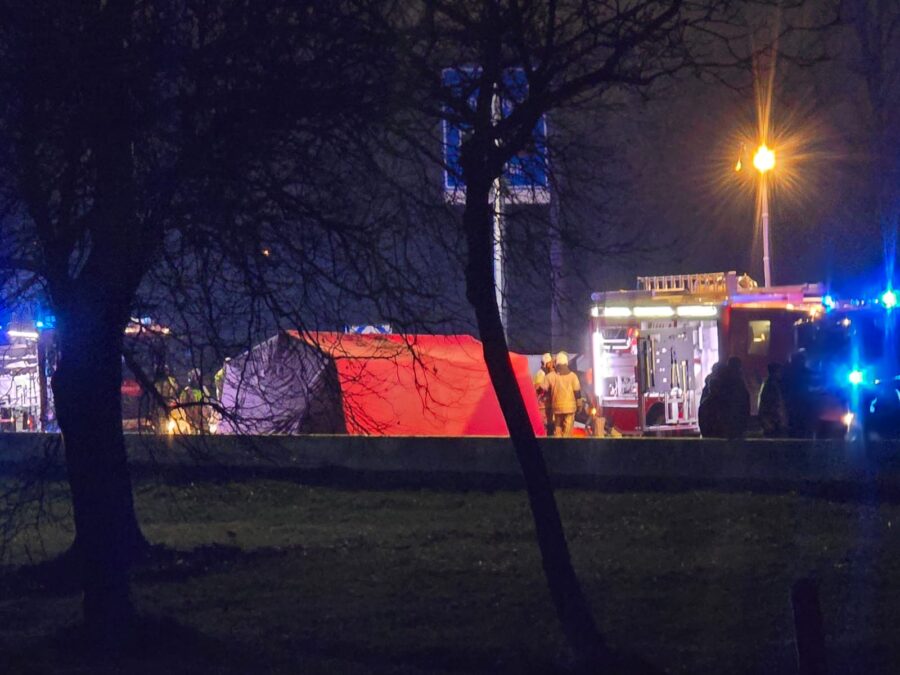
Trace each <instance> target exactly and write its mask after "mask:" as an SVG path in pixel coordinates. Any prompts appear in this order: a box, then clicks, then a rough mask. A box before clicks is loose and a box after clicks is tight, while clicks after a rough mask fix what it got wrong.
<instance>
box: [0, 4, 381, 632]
mask: <svg viewBox="0 0 900 675" xmlns="http://www.w3.org/2000/svg"><path fill="white" fill-rule="evenodd" d="M4 10H5V11H4V23H3V26H2V27H0V54H2V56H3V62H2V65H0V92H2V98H3V103H2V106H0V155H2V168H0V196H2V205H3V216H4V217H3V221H2V229H3V236H4V242H5V244H6V249H5V250H6V251H7V255H6V256H4V257H3V259H2V261H0V263H2V267H3V269H4V270H5V271H6V277H5V278H4V281H5V282H8V283H7V287H20V286H21V285H22V284H25V285H28V286H29V287H34V284H37V287H38V288H40V289H42V290H43V292H44V293H45V294H46V297H47V298H48V301H49V303H50V305H51V307H52V309H53V311H54V312H55V315H56V317H57V340H58V346H59V362H58V368H57V370H56V373H55V375H54V377H53V383H52V386H53V393H54V396H55V405H56V412H57V416H58V421H59V426H60V429H61V431H62V435H63V439H64V446H65V456H66V465H67V469H68V477H69V482H70V485H71V490H72V499H73V506H74V518H75V527H76V539H75V543H74V544H73V547H72V550H71V551H70V556H71V564H72V565H75V566H77V569H78V570H79V572H80V576H81V582H82V586H83V590H84V596H83V597H84V601H83V608H84V619H85V622H86V625H87V627H88V628H89V629H90V631H91V633H92V634H93V635H94V636H95V637H96V638H98V639H101V640H103V641H106V642H108V643H110V644H113V645H115V644H117V643H118V642H119V641H120V639H121V638H122V637H123V636H124V635H125V634H126V633H127V632H128V631H129V629H130V626H131V625H132V621H131V618H132V616H133V607H132V604H131V600H130V594H129V584H128V570H129V566H130V564H131V562H132V561H133V560H134V559H135V556H136V555H138V554H139V553H140V551H141V550H143V549H144V548H145V547H146V542H145V540H144V537H143V535H142V534H141V530H140V527H139V525H138V521H137V518H136V515H135V510H134V503H133V499H132V490H131V480H130V477H129V471H128V466H127V460H126V455H125V446H124V439H123V433H122V417H121V393H120V387H121V382H122V354H123V331H124V329H125V327H126V324H127V323H128V322H129V317H131V316H134V315H135V313H137V312H140V311H141V309H142V308H144V307H146V306H152V305H153V303H154V302H156V301H159V300H160V298H161V296H165V293H160V292H159V291H158V290H157V289H156V288H155V287H154V285H153V283H152V281H153V278H154V276H156V277H157V278H158V277H159V276H167V281H168V282H169V283H168V288H170V289H171V288H176V289H181V291H178V293H177V294H178V295H179V297H181V298H193V299H196V298H197V297H198V296H197V295H196V294H192V293H191V292H190V290H185V289H191V288H193V287H203V288H206V289H207V290H209V289H211V288H212V287H213V286H214V287H215V291H214V296H213V297H219V298H220V299H221V298H226V299H227V302H225V303H220V304H222V305H223V306H230V308H231V310H233V311H234V312H241V311H245V310H247V309H248V308H249V309H254V310H255V309H259V308H260V307H264V306H265V305H266V303H271V302H274V301H275V300H276V299H277V298H278V293H275V292H271V293H270V292H265V291H261V290H259V284H262V283H263V282H266V283H268V284H269V286H270V288H282V289H283V288H286V287H290V286H293V288H294V290H295V291H296V286H297V284H298V280H297V279H296V278H293V279H291V278H290V277H288V276H286V271H285V270H281V269H279V268H278V266H277V265H273V264H272V261H271V259H270V257H269V256H268V255H267V254H266V251H267V248H268V247H269V246H272V245H273V242H276V240H277V239H278V238H279V237H281V238H283V239H285V240H289V241H290V242H292V243H293V245H294V246H296V247H298V248H297V250H291V251H286V250H285V249H284V248H282V249H281V250H278V249H277V248H275V250H276V251H277V252H278V254H279V255H281V256H284V257H290V256H297V257H298V258H299V259H302V260H304V261H305V264H307V265H308V268H309V276H314V275H316V274H322V275H330V276H329V278H330V279H331V280H332V283H331V285H330V288H331V289H334V288H338V289H340V288H341V279H342V276H341V272H340V271H338V272H336V273H335V272H334V270H335V269H336V268H339V267H340V266H341V260H343V261H344V262H346V261H347V260H353V256H354V254H353V253H351V251H350V250H349V247H350V246H356V245H357V244H359V242H360V241H361V240H362V239H363V238H364V236H365V234H366V233H368V232H371V231H372V230H366V231H365V232H363V233H360V232H357V231H355V230H353V228H352V227H351V226H350V224H348V223H347V222H346V221H345V220H342V219H341V214H340V213H339V211H340V210H339V209H337V208H333V205H334V204H340V203H341V200H340V199H338V198H336V196H338V195H337V192H338V190H339V188H337V187H336V186H339V185H340V181H339V180H337V175H336V173H339V172H340V171H341V169H342V168H343V167H345V166H346V162H341V161H340V158H341V154H340V153H341V150H339V149H336V148H343V147H344V146H346V145H348V143H349V141H350V139H352V137H353V135H354V134H355V133H358V131H359V128H360V126H361V125H363V124H365V123H367V120H369V119H374V118H377V116H378V114H379V103H378V100H380V99H378V97H376V96H375V94H376V93H378V89H377V88H376V87H375V86H374V83H376V82H377V80H376V79H375V78H374V77H372V73H371V71H370V68H371V66H370V59H369V58H368V57H367V56H366V55H365V54H363V53H362V51H361V50H362V49H363V48H364V47H365V46H367V45H370V44H371V43H367V42H364V41H361V40H359V39H358V35H357V34H355V32H354V25H352V24H351V23H349V22H348V21H346V15H345V14H344V13H343V12H342V11H341V10H342V7H341V6H340V5H339V4H338V3H330V2H310V3H300V4H297V3H291V2H284V3H280V2H275V3H256V2H249V1H245V0H221V1H214V2H182V1H175V0H173V1H171V2H166V1H163V2H150V1H145V0H96V1H94V2H86V3H74V4H70V3H64V4H62V5H61V4H60V3H55V2H32V1H31V0H28V1H25V0H21V1H20V0H9V1H8V2H5V3H4ZM369 83H372V86H369ZM286 229H290V231H291V232H292V235H291V236H290V237H287V236H286V235H285V234H284V231H285V230H286ZM340 246H345V247H344V248H340V249H338V247H340ZM367 246H369V248H372V244H371V242H367ZM273 248H274V246H273ZM336 250H339V253H340V255H338V254H336V253H335V251H336ZM356 250H357V254H358V251H359V249H356ZM341 255H342V256H344V257H343V258H341V257H340V256H341ZM308 278H309V277H308ZM13 282H15V283H13ZM237 286H241V288H242V291H241V293H238V294H233V295H230V293H231V292H232V290H233V288H234V287H237ZM301 291H302V292H301V293H300V295H302V294H303V293H314V292H315V289H313V288H304V289H301ZM215 294H218V295H217V296H215ZM295 295H296V293H295ZM247 298H249V300H248V299H247ZM192 309H196V310H198V311H194V312H192V318H193V319H196V318H197V317H202V320H203V321H204V322H206V324H205V325H208V324H215V323H217V322H219V320H220V319H221V317H220V316H217V315H216V314H214V313H213V314H211V313H209V312H208V311H205V310H206V309H207V308H205V307H202V306H201V307H194V308H192ZM175 313H177V312H170V313H169V314H170V315H171V314H175ZM254 316H256V317H259V316H261V314H260V313H255V314H254ZM195 328H196V326H195ZM196 332H197V331H196V330H195V334H196ZM233 338H234V340H235V341H236V340H239V339H240V338H241V336H240V335H234V336H233Z"/></svg>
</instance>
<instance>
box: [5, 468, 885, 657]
mask: <svg viewBox="0 0 900 675" xmlns="http://www.w3.org/2000/svg"><path fill="white" fill-rule="evenodd" d="M558 497H559V501H560V505H561V509H562V513H563V517H564V520H565V524H566V527H567V532H568V535H569V539H570V542H571V547H572V552H573V556H574V560H575V564H576V567H577V569H578V571H579V574H580V576H581V579H582V582H583V584H584V586H585V588H586V590H587V593H588V594H589V596H590V598H591V600H592V603H593V607H594V609H595V612H596V615H597V617H598V619H599V621H600V623H601V626H602V630H603V631H604V632H605V634H606V635H607V636H608V638H609V641H610V642H611V643H612V645H613V646H615V647H616V648H618V649H623V650H627V651H629V652H632V653H635V654H639V655H640V656H642V657H643V658H644V659H646V660H648V661H650V662H651V663H653V664H655V665H656V666H658V667H659V668H661V669H665V670H668V671H671V672H686V673H744V672H746V673H751V672H752V673H772V672H792V670H793V642H792V636H793V630H792V624H791V614H790V605H789V599H788V598H789V589H790V585H791V583H792V582H793V581H794V580H795V579H797V578H799V577H800V576H803V575H807V574H814V575H816V576H817V577H818V578H819V579H820V581H821V593H822V608H823V612H824V614H825V626H826V632H827V637H826V639H827V642H828V645H829V650H830V654H831V659H832V664H831V665H832V670H831V672H832V673H839V672H859V673H893V672H898V670H900V640H898V637H900V590H898V583H900V543H898V537H897V529H898V527H900V506H897V505H865V504H859V503H850V502H846V503H835V502H829V501H824V500H820V499H813V498H810V497H803V496H797V495H752V494H717V493H714V492H694V493H681V494H634V493H630V494H601V493H595V492H586V491H560V493H559V495H558ZM137 503H138V509H139V513H140V517H141V520H142V523H143V526H144V529H145V532H146V534H147V535H148V537H149V538H150V539H151V540H152V541H153V542H158V543H162V544H165V545H167V546H168V547H172V548H174V549H177V550H178V551H180V552H179V553H177V554H171V553H170V554H167V555H161V556H157V558H156V559H155V560H154V561H153V563H152V564H149V565H147V566H145V567H143V568H141V569H139V570H137V571H136V573H135V583H134V594H135V597H136V600H137V603H138V605H139V607H140V609H141V610H142V611H143V612H144V613H145V614H146V615H148V616H150V617H162V618H159V619H153V620H151V621H150V622H148V625H147V627H146V628H145V630H144V631H143V633H142V635H141V639H142V641H143V644H142V645H141V646H140V649H139V650H138V652H137V656H134V657H131V658H128V659H125V660H122V661H110V660H106V661H103V660H98V659H97V658H95V657H93V656H92V655H90V654H85V653H83V652H82V651H80V649H79V645H80V642H79V639H78V635H77V632H74V630H73V629H72V628H71V626H72V625H74V624H75V623H76V620H77V617H78V612H79V599H78V596H77V594H76V593H73V592H71V590H67V589H66V588H64V587H63V588H56V589H54V588H48V587H47V586H46V584H45V583H43V582H40V581H34V580H33V579H32V580H31V581H29V579H30V577H28V576H27V575H26V576H23V575H22V574H21V573H16V572H15V571H14V570H13V569H11V568H7V569H6V570H5V578H6V580H7V582H6V583H3V584H2V588H3V593H4V596H3V597H2V599H0V650H2V652H3V654H4V656H3V657H2V658H0V670H4V669H5V670H6V671H7V672H21V673H47V672H72V673H74V672H79V673H82V672H84V673H88V672H91V673H93V672H104V671H106V672H129V673H130V672H138V673H156V672H160V673H162V672H184V673H188V672H190V673H203V672H223V673H244V672H247V673H250V672H277V673H370V672H383V673H449V672H485V673H489V672H507V673H519V672H530V673H542V672H550V671H551V670H552V669H553V667H554V665H557V664H560V663H563V662H564V659H565V647H564V644H563V641H562V638H561V636H560V633H559V630H558V628H557V625H556V621H555V618H554V614H553V609H552V607H551V605H550V601H549V596H548V593H547V591H546V587H545V584H544V579H543V576H542V574H541V568H540V561H539V558H538V555H537V552H536V548H535V544H534V540H533V533H532V525H531V520H530V516H529V513H528V509H527V504H526V501H525V498H524V496H523V495H522V494H521V493H516V492H497V493H492V494H486V493H474V492H472V493H462V492H438V491H401V490H398V491H389V492H388V491H362V490H360V491H353V490H347V489H330V488H325V487H308V486H303V485H298V484H293V483H288V482H277V481H261V480H257V481H245V482H233V483H204V484H196V485H194V484H191V485H177V486H171V485H170V486H159V485H152V484H144V485H140V486H138V488H137ZM41 534H42V537H43V546H44V552H43V555H45V556H51V555H52V554H54V553H56V552H59V551H61V550H63V549H64V548H65V546H66V545H67V543H68V541H69V538H70V536H71V535H70V534H69V533H68V532H66V530H65V528H64V527H62V526H60V527H46V528H44V530H43V531H42V533H41ZM36 544H37V541H36V539H35V537H34V536H33V535H29V536H28V537H27V538H25V537H22V538H20V539H19V540H18V541H17V546H16V548H15V549H14V550H13V555H14V559H13V562H14V563H22V562H24V560H23V558H22V556H23V555H24V553H23V552H24V550H25V546H26V545H27V546H28V548H29V550H32V551H34V550H37V549H36ZM23 579H24V581H23ZM166 618H168V619H173V620H174V621H172V620H167V619H166Z"/></svg>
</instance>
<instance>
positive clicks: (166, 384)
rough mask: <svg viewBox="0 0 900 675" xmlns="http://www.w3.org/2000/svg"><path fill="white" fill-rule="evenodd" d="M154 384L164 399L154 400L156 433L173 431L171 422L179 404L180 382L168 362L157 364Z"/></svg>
mask: <svg viewBox="0 0 900 675" xmlns="http://www.w3.org/2000/svg"><path fill="white" fill-rule="evenodd" d="M153 386H154V387H155V388H156V391H157V393H158V394H159V396H160V398H161V399H162V401H159V400H154V401H153V406H152V407H153V409H154V410H155V415H154V417H155V422H156V433H158V434H166V433H169V432H170V431H172V429H171V428H170V424H169V422H170V420H171V419H172V417H171V413H172V411H173V410H174V408H175V407H176V406H177V405H178V382H177V381H176V380H175V378H174V377H173V376H172V373H171V372H170V371H169V366H168V365H167V364H165V363H163V364H160V365H158V366H157V369H156V374H155V377H154V378H153Z"/></svg>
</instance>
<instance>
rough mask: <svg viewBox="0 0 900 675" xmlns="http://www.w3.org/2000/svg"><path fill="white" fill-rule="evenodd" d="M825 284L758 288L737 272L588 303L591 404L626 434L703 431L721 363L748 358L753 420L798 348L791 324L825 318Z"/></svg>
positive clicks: (654, 285)
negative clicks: (770, 377)
mask: <svg viewBox="0 0 900 675" xmlns="http://www.w3.org/2000/svg"><path fill="white" fill-rule="evenodd" d="M822 294H823V289H822V286H821V285H820V284H802V285H794V286H772V287H768V288H760V287H759V286H758V285H757V283H756V282H755V281H753V280H752V279H751V278H750V277H749V276H747V275H746V274H745V275H738V274H737V273H736V272H716V273H711V274H683V275H671V276H656V277H638V284H637V289H636V290H633V291H612V292H604V293H594V294H593V295H592V296H591V300H592V303H593V304H592V306H591V347H592V358H593V368H592V371H593V373H592V375H593V377H592V383H593V390H594V391H593V394H594V405H595V406H596V407H597V408H598V414H599V415H600V416H602V417H604V418H605V419H606V420H607V422H611V423H612V424H613V425H614V426H615V427H616V428H617V429H618V430H619V431H622V432H624V433H629V432H630V433H651V434H652V433H685V434H691V433H696V432H697V431H699V429H698V426H697V409H698V407H699V403H700V394H701V392H702V391H703V385H704V381H705V379H706V376H707V375H709V373H710V372H711V370H712V366H713V364H714V363H716V362H717V361H726V360H727V359H728V358H730V357H732V356H737V357H739V358H740V359H741V361H742V363H743V369H744V379H745V381H746V384H747V388H748V390H749V391H750V400H751V402H752V403H751V405H752V411H751V412H753V413H754V414H755V412H756V401H757V398H758V394H759V389H760V387H761V385H762V382H763V380H764V379H765V376H766V369H767V366H768V364H769V363H770V362H773V361H779V362H782V363H783V362H785V361H787V360H788V358H789V357H790V355H791V353H792V352H793V351H794V348H795V339H794V324H795V322H796V321H798V320H799V319H804V318H808V317H810V316H816V315H818V314H819V313H820V312H822V311H823V306H822Z"/></svg>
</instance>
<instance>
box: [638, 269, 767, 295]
mask: <svg viewBox="0 0 900 675" xmlns="http://www.w3.org/2000/svg"><path fill="white" fill-rule="evenodd" d="M756 287H757V284H756V282H755V281H753V279H751V278H750V277H749V276H747V275H746V274H744V275H742V276H740V277H739V276H738V274H737V272H733V271H732V272H706V273H701V274H664V275H661V276H655V277H638V278H637V288H638V290H639V291H655V292H660V291H662V292H665V291H671V292H680V293H723V294H732V293H735V292H737V290H738V289H741V290H747V289H749V288H756Z"/></svg>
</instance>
